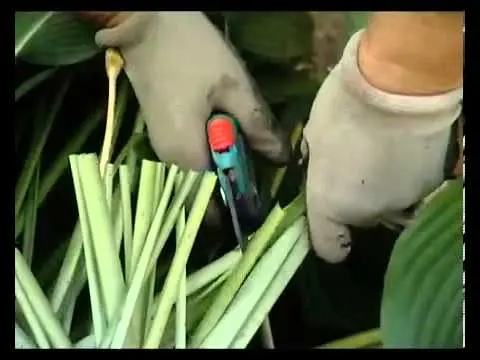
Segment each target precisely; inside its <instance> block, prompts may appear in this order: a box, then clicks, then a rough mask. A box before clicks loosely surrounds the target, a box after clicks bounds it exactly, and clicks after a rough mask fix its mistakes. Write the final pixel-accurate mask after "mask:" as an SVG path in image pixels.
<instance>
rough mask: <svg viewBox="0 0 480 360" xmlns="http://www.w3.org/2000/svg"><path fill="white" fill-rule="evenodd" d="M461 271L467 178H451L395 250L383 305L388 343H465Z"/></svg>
mask: <svg viewBox="0 0 480 360" xmlns="http://www.w3.org/2000/svg"><path fill="white" fill-rule="evenodd" d="M462 271H463V262H462V183H461V182H460V181H449V182H446V183H445V186H444V187H442V188H440V189H439V192H438V193H436V194H435V195H434V196H433V198H432V199H431V200H430V201H429V202H428V203H427V205H426V206H425V207H424V208H423V209H421V212H420V214H419V217H418V219H417V220H416V221H415V222H414V224H413V225H412V226H411V227H410V228H408V229H407V230H406V231H405V232H404V233H403V234H402V235H401V236H400V238H399V239H398V240H397V243H396V244H395V247H394V249H393V252H392V255H391V259H390V263H389V266H388V269H387V273H386V276H385V288H384V294H383V299H382V308H381V329H382V340H383V344H384V347H387V348H417V347H420V348H456V347H461V346H462V302H463V297H464V295H463V286H462Z"/></svg>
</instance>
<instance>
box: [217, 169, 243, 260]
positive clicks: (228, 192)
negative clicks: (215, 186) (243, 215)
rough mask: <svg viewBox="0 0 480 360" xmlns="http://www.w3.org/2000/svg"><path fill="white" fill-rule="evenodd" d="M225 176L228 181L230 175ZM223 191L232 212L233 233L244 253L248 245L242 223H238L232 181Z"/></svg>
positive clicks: (226, 183)
mask: <svg viewBox="0 0 480 360" xmlns="http://www.w3.org/2000/svg"><path fill="white" fill-rule="evenodd" d="M229 171H231V170H229ZM224 175H225V176H226V177H227V179H229V176H228V173H226V174H224ZM223 191H224V192H225V198H226V202H227V206H228V209H229V210H230V215H231V217H232V223H233V231H234V232H235V237H236V238H237V242H238V244H239V245H240V249H241V250H242V252H243V251H244V250H245V245H246V244H245V240H244V239H243V234H242V230H241V228H240V222H239V221H238V214H237V208H236V206H235V199H234V197H233V191H232V186H231V184H230V180H228V181H226V182H225V188H224V189H223Z"/></svg>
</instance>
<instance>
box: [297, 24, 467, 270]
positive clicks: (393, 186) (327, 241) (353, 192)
mask: <svg viewBox="0 0 480 360" xmlns="http://www.w3.org/2000/svg"><path fill="white" fill-rule="evenodd" d="M360 36H361V32H359V33H356V34H354V35H353V36H352V37H351V38H350V41H349V43H348V44H347V46H346V48H345V50H344V54H343V57H342V59H341V60H340V62H339V64H338V65H337V66H336V67H335V68H334V69H333V71H332V72H331V73H330V74H329V76H328V77H327V78H326V80H325V81H324V83H323V85H322V87H321V88H320V90H319V91H318V93H317V96H316V98H315V101H314V103H313V106H312V109H311V113H310V118H309V121H308V123H307V125H306V127H305V129H304V142H303V143H302V152H303V153H304V155H307V152H308V171H307V183H306V191H307V194H306V195H307V211H308V221H309V228H310V235H311V236H310V237H311V241H312V245H313V248H314V250H315V252H316V253H317V255H318V256H320V257H322V258H323V259H325V260H326V261H328V262H332V263H333V262H339V261H342V260H343V259H345V257H346V256H347V255H348V253H349V252H350V249H351V237H350V232H349V230H348V227H347V225H353V226H359V227H364V226H370V225H375V224H376V223H378V221H379V220H380V219H381V217H382V216H385V215H389V214H393V213H396V212H399V211H402V210H404V209H406V208H407V207H409V206H411V205H413V204H415V203H416V202H418V201H419V200H421V199H422V198H423V197H424V196H426V195H427V194H429V193H430V192H431V191H432V190H434V189H435V188H436V187H437V186H439V185H440V184H441V183H442V181H443V166H444V162H445V157H446V151H447V147H448V143H449V136H450V131H451V125H452V123H453V122H454V121H455V119H456V118H457V117H458V115H459V113H460V100H461V97H462V94H463V90H462V89H458V90H455V91H451V92H448V93H445V94H442V95H435V96H428V97H416V96H402V95H393V94H389V93H386V92H384V91H380V90H378V89H376V88H374V87H372V86H371V85H369V84H368V83H367V81H366V80H365V79H364V77H363V76H362V74H361V72H360V70H359V68H358V65H357V64H358V61H357V49H358V44H359V38H360Z"/></svg>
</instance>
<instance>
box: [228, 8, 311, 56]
mask: <svg viewBox="0 0 480 360" xmlns="http://www.w3.org/2000/svg"><path fill="white" fill-rule="evenodd" d="M312 31H313V24H312V20H311V18H310V16H309V15H308V14H307V13H306V12H303V11H285V12H281V11H265V12H260V11H258V12H244V13H238V14H235V16H232V24H231V36H232V41H233V42H234V43H235V45H236V46H237V47H239V48H240V49H242V50H247V51H249V52H251V53H253V54H256V55H260V56H262V57H264V58H268V59H270V60H274V61H281V62H285V61H289V60H292V59H295V58H301V57H307V56H309V55H310V52H311V48H312Z"/></svg>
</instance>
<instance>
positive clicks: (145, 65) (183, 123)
mask: <svg viewBox="0 0 480 360" xmlns="http://www.w3.org/2000/svg"><path fill="white" fill-rule="evenodd" d="M96 42H97V43H98V44H99V45H102V46H108V47H117V48H119V49H120V51H121V53H122V56H123V58H124V60H125V72H126V74H127V76H128V78H129V80H130V82H131V84H132V86H133V89H134V91H135V93H136V96H137V99H138V101H139V104H140V107H141V109H142V112H143V114H144V119H145V123H146V126H147V132H148V136H149V139H150V143H151V145H152V148H153V150H154V151H155V153H156V155H157V156H158V158H159V159H160V160H161V161H164V162H167V163H175V164H177V165H178V166H180V167H182V168H184V169H195V170H206V169H209V168H210V166H211V164H210V161H211V159H210V155H209V148H208V143H207V138H206V122H207V120H208V118H209V116H210V114H211V113H212V110H215V111H224V112H227V113H230V114H231V115H233V116H234V117H236V118H237V119H238V121H239V123H240V126H241V128H242V130H243V133H244V134H245V136H246V138H247V141H248V143H249V145H250V146H251V147H252V148H253V149H254V150H256V151H258V152H260V153H262V154H263V155H264V156H265V157H267V158H268V159H270V160H272V161H273V162H274V163H277V164H283V163H285V162H287V161H288V158H289V155H290V147H289V142H288V138H287V136H286V135H285V134H283V133H282V132H281V130H280V129H279V128H278V127H277V126H276V125H277V124H276V123H275V121H274V120H273V118H272V115H271V113H270V112H269V111H268V108H267V107H266V105H265V103H264V102H263V101H262V99H261V98H260V96H259V95H258V93H257V92H256V91H255V89H254V86H253V83H252V82H251V81H250V79H249V77H248V75H247V72H246V70H245V67H244V65H243V64H242V62H241V60H240V59H239V57H238V56H236V55H235V54H234V51H233V49H232V48H231V47H230V46H229V44H227V42H226V41H225V40H224V39H223V37H222V35H221V33H220V32H219V31H218V30H217V29H216V28H215V27H214V25H213V24H212V23H211V22H210V21H209V20H208V18H207V17H206V16H205V15H204V14H203V13H202V12H185V11H182V12H134V13H131V14H130V15H129V16H128V17H127V19H126V20H125V21H123V22H122V23H121V24H120V25H118V26H116V27H114V28H111V29H103V30H100V31H99V32H98V33H97V34H96ZM190 200H191V199H190ZM206 220H207V222H208V223H209V224H210V225H219V224H220V223H219V221H220V214H219V210H218V205H216V202H215V201H213V200H212V201H211V202H210V204H209V207H208V209H207V212H206Z"/></svg>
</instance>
